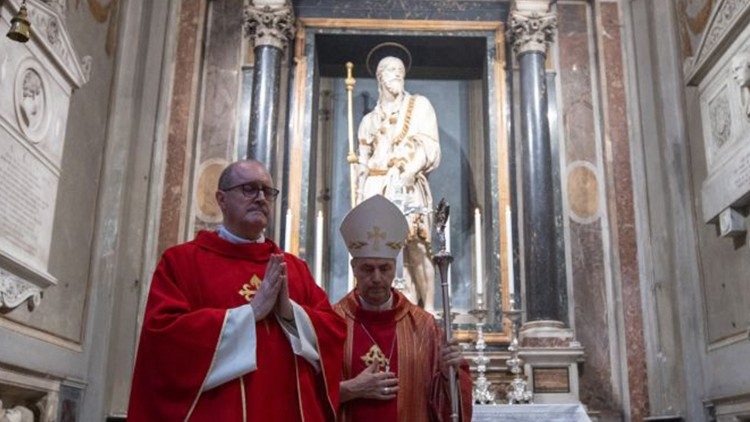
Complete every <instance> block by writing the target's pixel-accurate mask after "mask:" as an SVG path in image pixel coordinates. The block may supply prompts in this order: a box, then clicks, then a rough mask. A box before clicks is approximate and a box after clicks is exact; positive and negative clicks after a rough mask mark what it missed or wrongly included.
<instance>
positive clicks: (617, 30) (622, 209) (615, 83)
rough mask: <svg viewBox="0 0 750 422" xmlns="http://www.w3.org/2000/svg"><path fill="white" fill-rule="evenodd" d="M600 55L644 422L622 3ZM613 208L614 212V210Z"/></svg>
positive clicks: (626, 306)
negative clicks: (620, 10)
mask: <svg viewBox="0 0 750 422" xmlns="http://www.w3.org/2000/svg"><path fill="white" fill-rule="evenodd" d="M600 11H601V30H602V36H601V37H600V41H601V46H602V49H601V52H602V59H603V61H604V63H603V66H602V67H603V75H602V76H603V80H602V83H603V84H604V87H603V89H604V91H605V92H606V96H605V98H604V102H605V105H606V107H605V110H606V116H605V122H606V123H605V132H606V137H605V142H606V143H607V144H608V147H609V148H610V149H611V151H612V155H611V161H610V162H609V163H608V167H609V171H610V172H611V179H612V181H613V185H614V186H613V188H614V192H613V195H610V198H609V201H610V202H614V210H615V213H616V215H615V216H613V219H616V226H617V227H616V233H617V245H616V248H615V249H616V250H617V253H618V255H619V263H620V268H619V272H620V284H621V289H622V307H623V310H624V322H625V338H626V339H627V341H626V343H625V348H626V359H627V366H628V390H629V396H630V416H631V418H632V420H636V421H637V420H643V418H644V417H646V416H648V415H649V403H648V385H647V370H646V356H645V341H644V334H643V312H642V308H641V285H640V278H639V274H638V255H637V245H636V237H635V236H636V233H635V212H634V209H633V177H632V174H631V171H630V169H631V163H630V143H629V138H628V122H627V119H626V116H627V104H626V100H625V79H624V63H623V55H622V33H621V29H622V27H621V18H620V12H619V9H618V4H617V3H602V5H601V9H600ZM610 209H611V208H610Z"/></svg>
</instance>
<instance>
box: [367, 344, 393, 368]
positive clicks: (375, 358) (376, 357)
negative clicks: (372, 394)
mask: <svg viewBox="0 0 750 422" xmlns="http://www.w3.org/2000/svg"><path fill="white" fill-rule="evenodd" d="M360 359H362V362H364V363H365V365H366V366H370V365H372V364H373V363H375V362H377V363H378V369H380V370H381V371H383V370H385V371H388V370H387V369H385V368H388V366H389V363H390V362H388V358H387V357H385V355H384V354H383V351H382V350H380V347H378V345H377V344H373V345H372V347H370V350H369V351H368V352H367V353H365V354H364V355H362V356H360Z"/></svg>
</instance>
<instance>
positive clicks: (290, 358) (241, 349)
mask: <svg viewBox="0 0 750 422" xmlns="http://www.w3.org/2000/svg"><path fill="white" fill-rule="evenodd" d="M278 194H279V191H278V190H277V189H276V188H275V187H274V185H273V180H272V179H271V175H270V174H269V173H268V171H267V170H266V168H265V167H264V166H263V164H261V163H260V162H258V161H253V160H243V161H238V162H236V163H233V164H231V165H229V166H228V167H227V169H226V170H224V172H223V173H222V175H221V177H220V178H219V185H218V190H217V192H216V199H217V202H218V203H219V206H220V208H221V212H222V214H223V216H224V222H223V225H222V226H221V227H219V229H218V231H201V232H199V233H198V235H197V237H196V238H195V240H192V241H190V242H187V243H184V244H182V245H178V246H175V247H172V248H170V249H167V250H166V251H165V252H164V255H163V256H162V258H161V261H160V262H159V265H158V266H157V268H156V272H155V273H154V278H153V281H152V282H151V290H150V293H149V297H148V303H147V305H146V312H145V316H144V320H143V329H142V331H141V340H140V344H139V347H138V356H137V359H136V364H135V371H134V374H133V387H132V391H131V396H130V407H129V411H128V421H130V422H141V421H155V422H167V421H187V420H190V421H211V422H233V421H248V420H253V421H303V420H304V421H326V420H333V419H334V418H335V415H336V411H337V408H338V401H339V399H338V394H339V379H340V376H341V359H342V350H343V341H344V323H343V321H342V320H341V318H340V317H339V316H338V315H336V314H335V313H334V312H333V309H332V308H331V305H330V304H329V302H328V298H327V296H326V294H325V292H324V291H323V290H322V289H321V288H319V287H318V286H317V285H316V284H315V281H314V280H313V278H312V276H311V275H310V271H309V270H308V268H307V265H305V263H304V262H303V261H302V260H300V259H299V258H297V257H295V256H294V255H291V254H288V253H283V252H282V251H281V250H280V249H279V247H278V246H276V244H275V243H273V242H272V241H271V239H268V238H266V237H265V236H264V235H263V232H264V229H265V228H266V227H267V226H268V221H269V214H270V210H271V206H272V203H273V200H274V199H275V198H276V196H277V195H278Z"/></svg>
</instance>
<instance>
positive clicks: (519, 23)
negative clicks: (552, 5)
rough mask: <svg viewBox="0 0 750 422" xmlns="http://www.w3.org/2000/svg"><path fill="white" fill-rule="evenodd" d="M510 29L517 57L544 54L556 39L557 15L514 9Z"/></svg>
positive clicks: (511, 13)
mask: <svg viewBox="0 0 750 422" xmlns="http://www.w3.org/2000/svg"><path fill="white" fill-rule="evenodd" d="M508 27H509V29H508V32H509V35H510V38H511V39H512V40H513V51H514V52H515V53H516V55H519V54H522V53H526V52H529V51H531V52H539V53H543V54H544V53H546V51H547V46H548V45H549V44H550V43H552V42H553V41H554V39H555V30H556V29H557V15H556V14H555V13H554V12H549V11H546V12H545V11H538V10H519V9H514V10H512V11H511V12H510V22H509V25H508Z"/></svg>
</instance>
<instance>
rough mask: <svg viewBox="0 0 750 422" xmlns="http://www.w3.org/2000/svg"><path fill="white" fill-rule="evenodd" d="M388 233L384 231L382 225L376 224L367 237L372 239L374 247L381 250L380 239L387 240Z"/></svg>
mask: <svg viewBox="0 0 750 422" xmlns="http://www.w3.org/2000/svg"><path fill="white" fill-rule="evenodd" d="M386 235H387V233H386V232H384V231H382V230H381V229H380V227H378V226H374V227H373V228H372V231H369V232H367V238H368V239H370V240H372V243H373V246H372V249H373V250H376V251H379V250H380V241H381V240H385V236H386Z"/></svg>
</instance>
